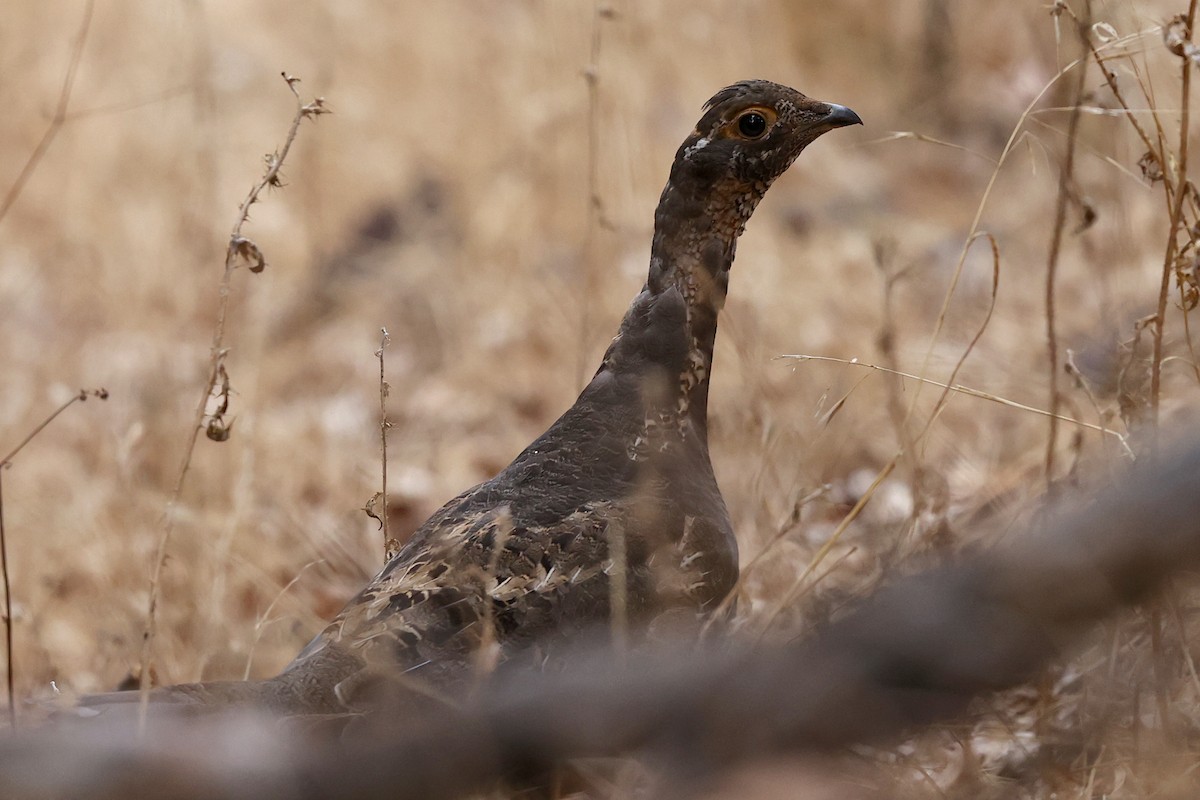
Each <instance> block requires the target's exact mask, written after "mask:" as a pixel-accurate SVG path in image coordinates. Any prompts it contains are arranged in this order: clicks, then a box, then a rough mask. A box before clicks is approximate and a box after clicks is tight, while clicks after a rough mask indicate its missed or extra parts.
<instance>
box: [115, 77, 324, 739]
mask: <svg viewBox="0 0 1200 800" xmlns="http://www.w3.org/2000/svg"><path fill="white" fill-rule="evenodd" d="M283 78H284V80H285V81H286V82H287V85H288V89H289V90H290V91H291V92H292V94H293V95H295V97H296V114H295V116H294V117H293V118H292V123H291V126H290V127H289V128H288V132H287V136H286V137H285V139H284V143H283V146H282V147H281V148H280V149H279V150H277V151H276V152H274V153H271V154H270V155H268V156H267V157H266V162H267V169H266V171H265V172H264V173H263V176H262V177H261V178H260V179H259V180H258V181H257V182H256V183H255V184H254V186H253V187H251V189H250V192H249V193H248V194H247V195H246V198H245V199H244V200H242V203H241V205H240V206H238V210H237V216H236V217H235V219H234V223H233V229H232V231H231V232H230V235H229V244H228V246H227V247H226V250H225V269H224V272H223V273H222V275H221V282H220V285H219V287H218V291H217V294H218V300H217V319H216V324H215V325H214V327H213V335H212V343H211V345H210V346H209V370H208V379H207V380H206V381H205V384H204V390H203V391H202V392H201V393H200V398H199V400H198V401H197V403H196V411H195V413H194V414H193V415H192V425H191V427H190V428H189V430H188V434H187V439H186V440H185V444H184V449H183V456H182V458H181V459H180V462H179V470H178V472H177V474H176V477H175V485H174V487H173V488H172V489H171V495H170V498H169V499H168V500H167V506H166V509H165V511H164V513H163V529H162V533H161V535H160V536H159V539H158V547H157V550H156V552H155V556H154V566H153V572H152V574H151V577H150V599H149V603H148V607H147V610H146V627H145V629H144V630H143V632H142V653H141V664H140V669H141V673H140V675H139V676H138V686H139V690H140V691H141V702H140V704H139V710H138V729H139V731H144V727H145V720H146V709H147V706H148V703H149V699H150V695H149V692H150V679H151V667H152V665H153V660H154V635H155V629H156V622H157V612H158V599H159V595H160V593H161V578H162V570H163V565H164V564H165V563H166V558H167V548H168V546H169V545H170V542H171V535H172V534H173V533H174V530H175V516H176V509H177V508H178V506H179V499H180V497H181V496H182V494H183V485H184V481H185V479H186V478H187V474H188V471H189V470H190V468H191V463H192V453H193V452H194V451H195V449H196V439H197V437H198V436H199V435H200V430H201V428H202V427H203V426H204V411H205V408H206V407H207V405H208V400H209V397H211V396H212V392H213V389H214V387H215V386H216V385H217V380H218V376H219V374H220V371H221V368H222V366H223V365H224V362H225V356H226V354H227V353H228V349H227V348H226V347H225V321H226V318H227V316H228V312H229V295H230V288H231V285H232V280H233V273H234V271H235V270H236V269H237V268H238V267H239V266H240V265H241V264H242V262H243V260H244V259H251V260H252V263H251V266H250V269H251V270H252V271H256V272H257V271H261V270H262V269H263V267H265V265H266V262H265V261H264V260H263V257H262V253H261V252H260V251H259V249H258V247H257V245H255V244H254V243H253V242H250V241H249V240H248V239H245V238H244V237H243V236H242V227H243V226H244V225H245V224H246V221H247V220H248V219H249V217H250V208H251V206H253V205H254V204H255V203H257V202H258V198H259V195H261V194H262V192H263V191H264V190H266V189H267V187H269V186H281V185H282V180H281V179H280V174H279V173H280V169H281V168H282V167H283V163H284V161H285V160H286V159H287V155H288V153H289V152H290V151H291V148H292V143H293V142H294V141H295V139H296V134H297V133H298V132H299V130H300V123H301V122H303V121H304V119H305V118H306V117H315V116H317V115H319V114H322V113H327V112H326V110H325V109H324V101H323V100H322V99H321V98H317V99H316V100H314V101H313V102H312V103H307V104H306V103H304V101H303V100H302V99H301V97H300V93H299V91H298V90H297V89H296V84H297V83H299V79H297V78H294V77H291V76H289V75H287V74H286V73H285V74H284V76H283Z"/></svg>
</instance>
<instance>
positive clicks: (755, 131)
mask: <svg viewBox="0 0 1200 800" xmlns="http://www.w3.org/2000/svg"><path fill="white" fill-rule="evenodd" d="M737 128H738V133H740V134H741V135H742V136H745V137H746V138H747V139H757V138H759V137H761V136H762V135H763V134H764V133H766V132H767V118H766V117H764V116H763V115H762V114H760V113H759V112H757V111H747V112H746V113H745V114H742V115H741V116H740V117H738V120H737Z"/></svg>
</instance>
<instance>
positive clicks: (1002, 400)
mask: <svg viewBox="0 0 1200 800" xmlns="http://www.w3.org/2000/svg"><path fill="white" fill-rule="evenodd" d="M779 358H789V359H792V360H795V361H826V362H829V363H831V364H846V365H847V366H853V367H865V368H866V369H873V370H875V371H877V372H884V373H888V374H893V375H896V376H897V377H900V378H906V379H908V380H912V381H918V382H920V383H928V384H930V385H931V386H937V387H938V388H941V389H946V390H948V391H951V392H957V393H959V394H965V395H967V396H969V397H978V398H979V399H980V400H987V401H989V402H992V403H999V404H1000V405H1002V406H1007V407H1009V408H1015V409H1017V410H1018V411H1027V412H1029V413H1030V414H1037V415H1039V416H1042V417H1046V416H1049V415H1050V412H1049V411H1046V410H1045V409H1042V408H1035V407H1033V406H1027V405H1025V404H1024V403H1018V402H1016V401H1015V400H1009V399H1008V398H1006V397H1000V396H999V395H995V394H990V393H988V392H984V391H981V390H979V389H973V388H971V387H970V386H963V385H962V384H961V383H955V384H950V383H943V382H941V381H935V380H934V379H932V378H922V377H921V376H920V375H914V374H913V373H911V372H902V371H900V370H893V369H889V368H888V367H883V366H880V365H878V364H872V363H870V362H868V361H860V360H858V359H857V358H835V357H834V356H814V355H806V354H804V353H795V354H786V355H781V356H779ZM1058 421H1059V422H1067V423H1070V424H1072V425H1078V426H1079V427H1081V428H1086V429H1088V430H1091V431H1096V432H1097V433H1102V434H1105V435H1108V436H1112V437H1114V438H1116V439H1117V441H1119V442H1121V444H1122V445H1123V446H1125V449H1126V450H1127V451H1128V446H1127V445H1126V443H1125V437H1124V436H1122V435H1121V434H1120V433H1117V432H1116V431H1114V430H1112V429H1111V428H1106V427H1104V426H1103V425H1097V424H1095V423H1092V422H1085V421H1083V420H1081V419H1075V418H1074V417H1068V416H1066V415H1063V414H1059V415H1058ZM1128 452H1129V455H1131V456H1132V455H1133V454H1132V451H1128Z"/></svg>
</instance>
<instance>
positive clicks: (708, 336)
mask: <svg viewBox="0 0 1200 800" xmlns="http://www.w3.org/2000/svg"><path fill="white" fill-rule="evenodd" d="M855 124H861V120H860V119H859V117H858V115H857V114H855V113H854V112H853V111H851V110H850V109H849V108H846V107H845V106H840V105H836V104H833V103H825V102H821V101H818V100H813V99H810V98H808V97H806V96H805V95H803V94H801V93H800V92H798V91H796V90H794V89H790V88H788V87H786V86H782V85H779V84H777V83H772V82H769V81H765V80H750V81H743V82H741V83H737V84H734V85H732V86H729V87H726V88H724V89H721V90H720V91H719V92H717V93H716V94H715V95H714V96H713V97H712V99H710V100H709V101H708V103H707V104H706V105H705V106H704V111H703V116H702V117H701V118H700V121H699V122H698V123H697V125H696V128H695V130H693V131H692V133H691V134H690V135H689V136H688V137H687V139H686V140H685V141H684V142H683V144H682V145H681V146H680V148H679V150H678V151H677V152H676V154H675V161H674V164H673V165H672V167H671V173H670V178H669V180H668V181H667V185H666V188H664V189H663V192H662V196H661V198H660V200H659V203H658V209H657V211H656V212H655V216H654V238H653V243H652V246H651V255H650V271H649V276H648V278H647V280H646V284H645V286H644V288H643V289H642V290H641V292H640V293H639V294H638V295H637V296H636V297H635V298H634V300H633V303H632V305H631V306H630V308H629V310H628V311H627V312H626V314H625V317H624V319H623V320H622V321H621V324H620V328H619V329H618V331H617V335H616V337H615V338H614V339H613V341H612V343H611V345H610V346H609V347H608V350H607V352H606V353H605V354H604V358H603V361H602V362H601V363H600V367H599V369H598V370H597V371H596V373H595V376H594V377H593V378H592V380H591V382H590V383H589V384H588V385H587V387H586V388H584V390H583V392H582V393H581V394H580V395H579V398H578V400H577V401H576V402H575V404H574V405H573V406H572V407H571V408H570V409H568V410H567V411H566V413H564V414H563V415H562V416H561V417H560V418H559V419H558V421H556V422H555V423H554V424H553V425H551V426H550V428H549V429H548V430H547V431H546V432H545V433H544V434H542V435H541V436H540V437H538V438H537V440H536V441H534V442H533V443H532V444H531V445H529V446H528V447H527V448H526V449H525V450H524V451H523V452H521V453H520V455H518V456H517V457H516V459H515V460H514V461H513V462H512V463H511V464H510V465H509V466H508V467H506V468H505V469H504V470H503V471H501V472H500V473H499V474H498V475H496V476H495V477H494V478H492V479H491V480H488V481H485V482H484V483H481V484H479V485H478V486H475V487H474V488H471V489H468V490H467V491H465V492H463V493H462V494H460V495H459V496H458V497H455V498H454V499H453V500H451V501H449V502H448V503H446V504H445V505H444V506H442V508H441V509H440V510H438V511H437V512H436V513H435V514H434V515H433V516H432V517H430V518H429V519H428V520H427V521H426V522H425V523H424V524H423V525H421V527H420V528H419V529H418V530H417V531H416V532H415V534H414V535H413V536H412V538H411V539H410V540H409V541H408V543H407V544H406V545H405V546H404V547H403V548H402V549H401V550H400V551H399V552H398V553H397V554H396V555H395V556H394V557H393V558H392V559H391V560H390V561H389V562H388V563H387V565H386V566H385V567H384V568H383V570H382V571H381V572H380V573H379V574H378V575H377V576H375V578H373V579H372V580H371V581H370V583H368V584H367V586H366V588H364V589H363V590H362V591H361V592H359V594H358V595H357V596H356V597H354V598H353V599H352V600H351V601H350V602H349V603H348V604H347V605H346V607H345V608H344V609H343V610H342V611H341V613H339V614H338V615H337V616H336V617H335V618H334V619H333V621H332V622H331V623H329V625H328V627H326V628H325V630H324V631H323V632H322V633H320V634H319V635H318V636H317V637H316V638H315V639H314V640H313V641H312V642H311V643H310V644H309V645H308V646H307V647H305V648H304V650H303V651H302V652H301V653H300V654H299V655H298V656H297V657H296V659H295V660H294V661H293V662H292V663H291V664H290V665H289V666H288V667H287V668H286V669H285V670H284V671H283V672H282V673H281V674H279V675H277V676H275V677H274V678H270V679H267V680H265V681H259V682H243V683H237V682H229V683H200V684H183V685H178V686H172V687H166V688H164V689H159V690H155V692H154V693H153V695H152V698H153V699H154V700H155V701H156V702H157V701H168V702H178V703H197V704H205V705H207V704H222V705H223V704H227V703H232V702H247V703H256V704H258V705H261V706H265V707H267V708H270V709H273V710H277V711H280V712H285V713H321V714H326V713H337V712H343V711H346V710H348V709H351V708H353V707H355V704H356V703H357V702H358V701H359V700H360V699H361V698H362V697H364V696H366V695H365V693H364V687H367V686H370V685H372V684H373V683H374V682H376V681H378V680H388V679H389V677H391V678H397V679H399V680H403V681H415V682H419V683H421V684H422V685H424V686H426V687H429V688H430V689H431V690H432V691H435V692H436V691H438V690H439V689H440V688H444V687H447V686H452V685H454V684H455V683H456V682H459V681H462V680H463V679H464V677H465V676H467V675H469V674H471V672H472V671H473V670H474V669H476V668H477V667H478V665H479V659H480V658H481V657H482V658H486V659H490V660H491V663H492V664H495V663H499V662H503V661H505V660H512V659H515V658H516V656H517V655H518V654H521V653H526V654H531V655H534V656H535V657H538V658H543V659H545V658H548V657H549V656H548V655H547V654H548V653H550V652H552V651H553V649H554V647H555V644H556V643H559V642H563V641H565V640H568V639H570V637H572V636H573V635H575V634H577V633H578V632H580V631H582V630H583V629H585V628H588V627H593V626H597V625H602V624H604V623H606V622H610V621H611V620H612V619H613V618H614V616H615V615H617V614H620V615H622V618H623V619H625V620H627V621H628V622H629V623H630V624H631V625H636V624H643V623H649V622H651V621H653V620H655V619H656V618H659V617H661V616H663V615H666V614H668V613H670V612H679V611H682V612H684V614H685V616H686V615H689V614H690V615H702V614H704V613H705V612H709V611H711V610H712V609H713V608H714V607H715V606H716V605H717V604H718V603H719V602H720V601H721V600H722V599H723V598H724V597H725V596H726V595H727V594H728V593H729V592H730V591H731V590H732V589H733V587H734V583H735V581H736V579H737V574H738V554H737V543H736V540H735V539H734V535H733V530H732V526H731V523H730V519H729V514H728V512H727V511H726V508H725V503H724V500H723V499H722V497H721V492H720V490H719V489H718V487H717V482H716V479H715V478H714V476H713V469H712V464H711V462H710V460H709V453H708V421H707V405H708V386H709V376H710V374H711V371H712V357H713V342H714V339H715V337H716V332H717V316H718V313H719V312H720V310H721V308H722V306H723V305H724V303H725V295H726V291H727V288H728V284H729V270H730V267H731V265H732V264H733V260H734V252H735V248H736V244H737V239H738V236H739V235H740V234H741V233H742V230H743V229H744V227H745V225H746V222H747V220H748V219H749V218H750V215H751V214H752V213H753V212H754V209H755V207H756V206H757V205H758V202H759V201H760V200H761V199H762V198H763V195H764V194H765V193H766V191H767V189H768V188H769V187H770V186H771V183H772V182H773V181H774V180H775V179H776V178H777V177H779V176H780V175H781V174H782V173H783V172H784V171H785V170H787V168H788V167H789V166H790V165H791V164H792V162H793V161H794V160H795V158H796V157H797V156H798V155H799V154H800V151H801V150H803V149H804V148H805V146H807V145H808V144H810V143H811V142H813V141H814V140H815V139H816V138H817V137H818V136H820V135H822V134H823V133H826V132H827V131H830V130H833V129H834V128H840V127H844V126H847V125H855ZM618 604H619V606H618ZM129 694H130V695H132V696H133V697H136V693H129ZM116 697H117V696H116V695H112V694H109V695H98V696H93V697H92V698H90V699H85V701H84V702H85V703H87V704H91V705H105V704H108V703H111V702H113V701H114V700H115V699H116ZM129 699H133V698H132V697H128V695H127V697H126V701H128V700H129Z"/></svg>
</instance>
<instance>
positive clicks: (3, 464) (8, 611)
mask: <svg viewBox="0 0 1200 800" xmlns="http://www.w3.org/2000/svg"><path fill="white" fill-rule="evenodd" d="M89 397H96V398H99V399H100V400H107V399H108V390H107V389H92V390H90V391H89V390H87V389H80V390H79V392H78V393H77V394H73V395H71V398H70V399H69V400H67V401H66V402H64V403H63V404H62V405H60V406H59V407H58V408H56V409H54V411H52V412H50V415H49V416H48V417H46V418H45V419H44V420H42V421H41V422H39V423H38V424H37V425H35V426H34V428H33V430H32V431H30V432H29V434H28V435H27V436H26V437H25V438H24V439H22V440H21V441H20V442H19V443H18V444H17V446H16V447H14V448H13V449H12V450H10V451H9V452H8V455H6V456H5V457H4V458H0V483H2V482H3V478H4V470H6V469H8V467H9V466H11V465H12V460H13V459H14V458H16V456H17V453H19V452H21V450H23V449H24V448H25V445H27V444H29V443H30V442H31V441H33V438H34V437H35V436H37V435H38V434H39V433H41V432H42V431H43V430H45V429H46V426H47V425H49V424H50V423H51V422H53V421H54V420H55V419H56V418H57V417H58V415H59V414H61V413H63V412H64V411H66V410H67V409H68V408H70V407H71V406H72V405H74V404H75V403H82V402H84V401H86V400H87V399H88V398H89ZM0 579H2V580H3V581H4V644H5V647H4V659H5V668H6V669H5V675H6V676H7V683H8V720H9V724H10V725H12V727H14V728H15V727H16V726H17V707H16V693H15V692H14V690H13V686H14V677H13V675H14V673H13V619H12V582H11V580H10V579H9V575H8V536H7V533H6V531H5V529H4V495H3V492H2V491H0Z"/></svg>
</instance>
